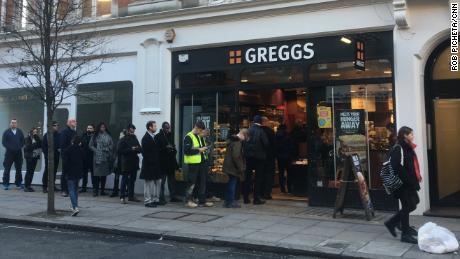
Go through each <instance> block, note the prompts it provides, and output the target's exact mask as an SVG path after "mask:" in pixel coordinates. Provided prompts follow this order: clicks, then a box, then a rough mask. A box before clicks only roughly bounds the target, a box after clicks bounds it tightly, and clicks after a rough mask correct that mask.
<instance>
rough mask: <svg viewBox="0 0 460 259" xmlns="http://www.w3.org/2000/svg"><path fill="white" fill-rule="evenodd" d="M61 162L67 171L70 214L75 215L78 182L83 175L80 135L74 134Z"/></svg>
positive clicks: (83, 151) (83, 161) (83, 152)
mask: <svg viewBox="0 0 460 259" xmlns="http://www.w3.org/2000/svg"><path fill="white" fill-rule="evenodd" d="M62 159H63V162H64V163H63V164H64V166H65V170H66V172H67V186H68V188H69V196H70V202H71V204H72V206H71V209H72V214H71V215H72V216H76V215H77V214H78V213H79V212H80V210H79V209H78V182H79V181H80V179H81V178H82V176H83V168H84V163H85V150H84V148H83V144H82V140H81V137H80V136H78V135H75V136H74V137H73V138H72V144H71V145H70V147H68V148H67V149H66V150H64V152H63V154H62Z"/></svg>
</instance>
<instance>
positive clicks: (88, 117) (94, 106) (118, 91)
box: [77, 81, 133, 142]
mask: <svg viewBox="0 0 460 259" xmlns="http://www.w3.org/2000/svg"><path fill="white" fill-rule="evenodd" d="M132 107H133V86H132V83H131V82H129V81H123V82H111V83H101V84H89V85H80V86H79V87H78V96H77V120H78V131H79V132H84V131H85V130H86V126H87V125H88V124H94V125H95V126H96V125H97V124H98V123H100V122H104V123H106V124H107V127H108V128H109V131H110V133H111V135H112V138H113V140H114V141H115V142H116V141H117V140H118V136H119V135H120V132H122V130H123V129H124V128H125V127H126V125H128V123H131V122H132V113H133V108H132Z"/></svg>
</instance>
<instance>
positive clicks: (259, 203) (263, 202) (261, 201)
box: [252, 199, 265, 205]
mask: <svg viewBox="0 0 460 259" xmlns="http://www.w3.org/2000/svg"><path fill="white" fill-rule="evenodd" d="M252 203H253V204H254V205H262V204H265V201H264V200H260V199H257V200H254V201H253V202H252Z"/></svg>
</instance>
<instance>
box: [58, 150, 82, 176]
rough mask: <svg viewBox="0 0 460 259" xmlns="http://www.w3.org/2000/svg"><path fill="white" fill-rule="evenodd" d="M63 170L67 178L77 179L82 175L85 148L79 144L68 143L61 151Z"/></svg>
mask: <svg viewBox="0 0 460 259" xmlns="http://www.w3.org/2000/svg"><path fill="white" fill-rule="evenodd" d="M62 160H63V166H64V170H65V171H66V172H67V178H68V179H69V180H74V181H78V180H79V179H80V178H82V177H83V165H84V162H85V149H84V148H83V147H82V146H79V145H70V146H69V147H67V148H66V149H65V150H64V151H63V152H62Z"/></svg>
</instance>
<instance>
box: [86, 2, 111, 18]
mask: <svg viewBox="0 0 460 259" xmlns="http://www.w3.org/2000/svg"><path fill="white" fill-rule="evenodd" d="M82 15H83V17H88V18H96V17H110V16H111V15H112V0H83V10H82Z"/></svg>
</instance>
